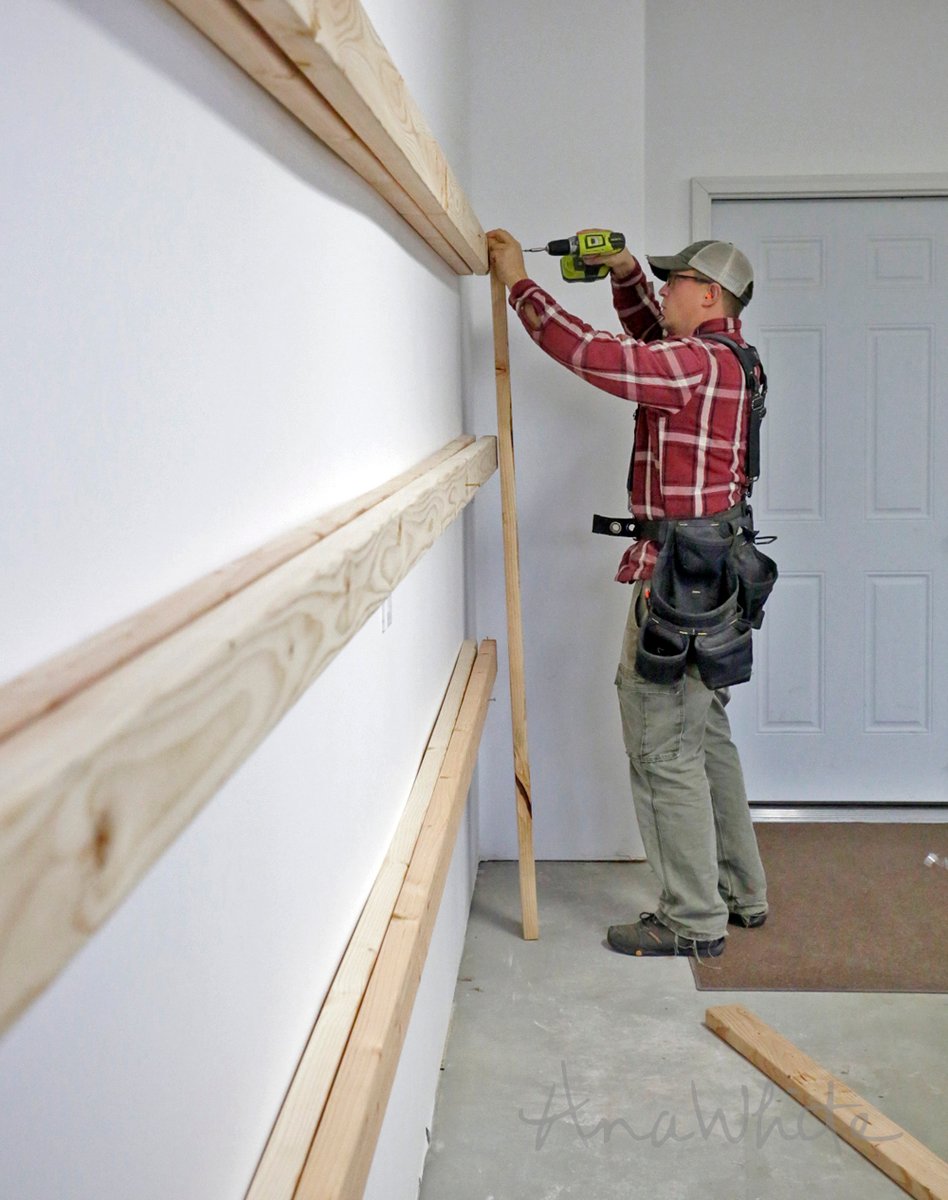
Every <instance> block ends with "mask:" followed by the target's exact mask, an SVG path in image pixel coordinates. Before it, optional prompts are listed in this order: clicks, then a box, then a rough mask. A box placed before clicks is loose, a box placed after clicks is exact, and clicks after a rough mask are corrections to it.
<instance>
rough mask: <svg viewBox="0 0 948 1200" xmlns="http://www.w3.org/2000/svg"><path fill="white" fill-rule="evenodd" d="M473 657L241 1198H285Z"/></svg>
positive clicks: (463, 659)
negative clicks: (250, 1179)
mask: <svg viewBox="0 0 948 1200" xmlns="http://www.w3.org/2000/svg"><path fill="white" fill-rule="evenodd" d="M476 653H477V646H476V644H475V643H474V642H472V641H468V642H464V643H463V644H462V646H461V650H460V653H459V654H458V659H457V663H456V665H455V668H454V671H453V673H452V675H451V679H450V682H449V683H448V688H447V691H446V692H445V696H444V701H443V703H442V705H441V710H440V712H439V713H438V718H437V720H436V722H435V725H434V729H433V730H432V733H431V737H430V738H429V739H428V745H427V747H426V749H425V752H424V755H423V757H422V760H421V765H420V767H419V768H418V774H417V776H416V777H415V782H414V785H413V786H412V789H411V792H410V794H409V797H408V802H407V804H406V805H405V810H404V812H403V814H402V817H401V819H400V821H399V823H398V827H397V829H396V831H395V836H394V838H393V839H392V844H391V846H390V847H389V850H388V853H387V854H386V856H385V859H384V861H383V863H382V867H381V869H380V871H379V874H378V876H377V878H376V880H375V883H374V885H373V887H372V890H371V892H370V893H369V896H368V899H367V900H366V902H365V907H364V908H363V910H362V914H361V916H360V917H359V921H358V923H357V925H356V927H355V930H354V932H353V934H352V938H351V939H350V941H349V945H348V947H347V948H346V951H345V954H344V955H343V958H342V961H341V963H340V964H339V968H338V970H337V971H336V974H335V977H334V978H333V981H332V984H331V986H330V988H329V991H328V993H327V994H326V998H325V1000H324V1001H323V1004H322V1006H321V1008H320V1010H319V1014H318V1016H317V1019H316V1023H315V1025H314V1026H313V1030H312V1033H311V1034H310V1037H309V1039H308V1041H307V1044H306V1048H305V1050H304V1051H303V1055H302V1057H301V1059H300V1062H299V1066H298V1067H297V1069H296V1073H295V1074H294V1076H293V1082H292V1083H291V1084H290V1088H289V1091H288V1092H287V1095H286V1099H285V1101H284V1103H283V1105H282V1107H281V1109H280V1113H279V1116H278V1117H277V1120H276V1122H275V1124H274V1126H273V1131H272V1133H271V1134H270V1138H269V1140H268V1142H267V1145H266V1148H265V1150H264V1152H263V1155H262V1157H261V1159H260V1164H259V1166H258V1167H257V1170H256V1172H255V1174H254V1177H253V1179H252V1181H251V1184H250V1187H249V1189H248V1191H247V1200H293V1195H294V1193H295V1191H296V1188H297V1185H298V1183H299V1180H300V1176H301V1175H302V1172H303V1167H304V1165H305V1163H306V1156H307V1154H308V1153H309V1148H310V1146H311V1145H312V1142H313V1136H314V1134H315V1131H316V1127H317V1125H318V1124H319V1120H320V1117H321V1116H322V1113H323V1109H324V1108H325V1105H326V1100H327V1098H328V1096H329V1090H330V1088H331V1086H332V1082H333V1080H334V1079H335V1077H336V1072H337V1070H338V1069H339V1064H340V1062H341V1061H342V1056H343V1053H344V1052H345V1048H346V1043H347V1042H348V1040H349V1035H350V1033H351V1031H352V1027H353V1025H354V1024H355V1020H356V1016H357V1014H358V1011H359V1006H360V1005H361V1003H362V997H363V995H364V994H365V990H366V988H367V987H368V983H369V978H370V976H371V974H372V970H373V968H374V966H375V963H376V960H377V958H378V953H379V947H380V946H381V944H382V939H383V937H384V936H385V931H386V929H387V928H388V923H389V921H390V920H391V917H392V913H393V912H394V910H395V904H396V901H397V900H398V895H399V892H400V890H401V887H402V884H403V883H404V881H405V875H406V873H407V871H408V866H409V863H410V861H411V856H412V853H413V851H414V848H415V843H416V842H417V840H418V834H419V831H420V830H421V825H422V822H423V820H424V817H425V813H426V812H427V810H428V805H429V804H430V802H431V798H432V795H433V793H434V789H435V786H436V784H437V782H438V779H439V777H440V775H441V771H442V767H443V765H444V758H445V754H446V752H447V749H448V743H449V740H450V738H451V736H452V734H453V731H454V726H455V723H456V721H457V718H458V712H459V710H460V707H461V700H462V699H463V696H464V692H465V690H466V688H467V685H468V681H469V680H470V677H471V669H472V667H473V665H474V658H475V655H476Z"/></svg>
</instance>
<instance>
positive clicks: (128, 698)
mask: <svg viewBox="0 0 948 1200" xmlns="http://www.w3.org/2000/svg"><path fill="white" fill-rule="evenodd" d="M496 468H497V446H496V439H494V438H481V439H480V440H479V441H477V442H475V443H474V444H473V445H471V446H468V447H466V448H464V449H463V450H461V451H460V452H458V453H457V454H454V455H452V456H451V457H450V458H449V459H447V460H445V461H444V462H443V463H440V464H439V465H437V466H435V467H433V468H432V469H431V470H430V471H428V472H426V473H425V474H424V475H422V476H420V477H419V478H418V479H416V480H414V481H413V482H412V483H409V484H408V485H407V486H405V487H404V488H401V489H400V490H399V491H398V492H396V493H395V494H394V495H392V496H390V497H389V498H388V499H387V500H384V501H383V502H382V503H380V504H378V505H376V506H375V507H373V508H371V509H370V510H369V511H368V512H366V513H364V514H363V515H362V516H359V517H356V518H355V519H354V520H353V521H351V522H350V523H348V524H347V525H344V526H343V527H342V528H341V529H339V530H337V531H336V532H335V533H333V534H331V535H330V536H328V537H325V538H323V539H322V540H321V541H319V542H318V543H316V545H314V546H311V547H310V548H309V549H308V550H305V551H303V552H302V553H300V554H297V555H296V556H295V557H293V558H291V559H290V560H289V561H287V562H284V563H282V564H281V565H280V566H278V567H276V568H275V569H274V570H272V571H270V572H268V573H267V574H266V575H264V576H263V577H261V578H260V579H257V580H255V581H254V582H253V583H251V584H250V585H248V586H247V587H245V588H243V589H242V590H241V591H240V592H238V593H237V594H236V595H234V596H231V597H230V598H229V599H227V600H225V601H223V602H222V603H220V604H218V605H217V606H216V607H214V608H213V609H211V611H209V612H206V613H204V614H203V615H201V616H199V617H198V618H196V619H195V620H193V621H191V622H190V623H189V624H187V625H186V626H184V627H183V628H181V629H178V630H177V631H176V632H175V633H173V634H171V635H170V636H169V637H167V638H165V639H164V640H162V641H161V642H159V643H158V644H156V645H154V646H152V647H150V648H149V649H148V650H146V651H145V652H144V653H142V654H139V655H138V656H137V657H136V658H134V659H132V660H131V661H130V662H128V663H125V664H124V665H123V666H121V667H119V668H118V669H116V670H114V671H112V672H111V673H110V674H108V675H107V676H105V677H104V678H102V679H100V680H98V681H97V682H96V683H94V684H92V685H91V686H90V687H87V688H85V689H84V690H82V691H81V692H79V693H78V694H77V695H75V696H74V697H73V698H72V699H70V700H69V701H67V702H66V703H64V704H62V705H61V706H60V707H58V708H56V709H55V710H53V711H52V712H50V713H48V714H47V715H46V716H44V717H43V718H41V719H39V720H36V721H34V722H32V723H31V724H30V725H28V726H27V727H26V728H24V729H22V730H21V731H20V732H19V733H17V734H15V735H14V736H12V737H11V738H8V739H7V740H6V741H5V742H4V743H3V744H2V745H0V1028H3V1027H5V1026H6V1025H8V1024H9V1023H10V1021H12V1020H13V1019H14V1017H15V1016H16V1015H17V1014H18V1013H19V1012H21V1011H22V1010H23V1008H24V1007H25V1006H26V1005H27V1004H28V1003H29V1002H30V1000H31V999H32V998H33V997H34V996H36V995H37V994H38V993H39V992H40V991H41V990H42V988H43V987H44V986H45V985H46V984H47V983H48V982H49V980H50V979H52V978H53V977H54V975H55V974H56V973H57V972H58V970H59V969H60V968H61V967H62V966H63V965H64V964H65V963H66V962H67V961H68V960H69V958H70V957H71V956H72V955H73V954H74V953H75V952H76V950H78V949H79V948H80V946H82V945H83V944H84V943H85V941H86V940H87V939H88V937H89V936H90V934H91V933H92V931H93V930H95V929H96V928H98V926H99V925H101V924H102V922H103V921H104V920H105V918H106V917H107V916H108V914H109V913H110V912H111V911H112V910H113V909H114V908H115V907H116V905H117V904H118V903H119V902H120V900H121V899H122V898H123V897H124V896H125V895H126V894H127V893H128V891H129V890H130V889H131V888H132V887H133V886H134V884H135V883H136V882H137V881H138V880H139V879H140V878H141V876H142V875H143V874H144V872H145V871H146V870H147V869H148V867H149V866H150V865H151V863H152V862H154V861H155V859H156V858H157V857H158V856H159V855H160V854H161V853H162V852H163V850H164V849H165V848H166V847H167V846H168V845H169V844H170V843H171V842H172V841H173V840H174V838H175V837H176V836H177V835H178V834H179V833H180V832H181V830H182V829H183V828H184V827H185V826H186V825H187V824H188V822H189V821H190V820H191V818H192V817H193V816H194V814H195V813H196V812H197V811H198V810H199V809H200V808H201V806H202V805H203V804H204V803H205V802H206V801H207V799H208V798H209V797H210V796H212V795H213V794H214V792H215V791H217V789H218V788H219V787H220V786H221V784H222V783H223V782H224V781H225V780H226V779H227V778H228V777H229V776H230V775H231V774H233V772H234V771H235V770H236V769H237V767H238V766H240V764H241V763H242V762H243V761H244V760H245V759H246V758H247V757H248V756H249V755H250V753H251V752H252V751H253V749H254V748H255V747H256V746H257V745H258V744H259V743H260V741H261V740H262V739H263V738H264V737H265V736H266V734H267V733H268V732H269V731H270V729H272V728H273V726H274V725H275V724H276V723H277V722H278V721H279V719H280V718H281V717H282V716H283V714H284V713H285V712H287V710H288V709H289V708H290V707H291V706H292V705H293V704H294V703H295V702H296V701H297V700H298V699H299V697H300V696H301V695H302V694H303V692H304V691H305V690H306V688H307V687H309V685H310V684H311V683H312V682H313V680H314V679H315V678H316V677H317V676H318V675H319V673H320V671H322V670H323V668H324V667H325V666H326V665H327V664H328V663H329V662H330V661H331V660H332V659H333V658H334V657H335V656H336V655H337V654H338V653H339V652H340V650H341V649H342V648H343V647H344V646H345V645H346V643H347V642H348V641H349V639H350V638H351V637H352V636H353V635H354V634H355V633H356V632H357V631H358V630H359V629H360V628H361V627H362V625H363V624H364V623H365V621H366V620H367V619H368V617H369V616H370V615H371V614H372V613H373V612H374V611H375V610H376V609H377V608H378V607H379V605H380V604H381V603H382V601H383V600H384V599H385V597H386V596H387V595H389V594H390V593H391V592H392V590H393V589H394V588H395V587H396V586H397V585H398V583H399V582H400V581H401V580H402V579H403V578H404V577H405V575H406V574H407V573H408V571H409V570H410V569H411V567H412V566H413V565H414V564H415V563H416V562H417V561H418V559H419V558H420V557H421V556H422V554H423V553H424V552H425V551H426V550H427V549H428V548H429V547H430V546H431V545H432V544H433V543H434V541H435V540H436V539H437V538H438V536H439V535H440V534H441V533H442V532H443V531H444V529H446V528H447V526H448V525H449V524H450V523H451V522H452V521H453V520H454V519H455V518H456V517H457V515H458V514H459V513H460V512H461V510H462V509H463V508H464V507H465V506H466V505H467V504H468V503H469V501H470V500H471V499H472V497H473V496H474V495H475V493H476V491H477V489H478V488H479V487H480V486H481V485H482V484H483V483H484V482H485V481H486V480H487V479H489V478H490V476H491V475H492V474H493V473H494V471H495V470H496Z"/></svg>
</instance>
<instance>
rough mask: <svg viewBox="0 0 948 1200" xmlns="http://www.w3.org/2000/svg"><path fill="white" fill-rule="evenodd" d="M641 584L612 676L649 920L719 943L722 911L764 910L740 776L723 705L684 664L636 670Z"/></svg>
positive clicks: (760, 874) (635, 589) (642, 611)
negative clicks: (678, 670)
mask: <svg viewBox="0 0 948 1200" xmlns="http://www.w3.org/2000/svg"><path fill="white" fill-rule="evenodd" d="M642 592H643V587H642V584H641V583H640V582H639V583H635V584H633V594H632V603H631V604H630V606H629V619H628V621H627V622H626V627H625V636H624V637H623V641H622V657H621V659H620V661H619V670H618V673H617V675H616V686H617V688H618V691H619V708H620V711H621V714H622V735H623V739H624V741H625V749H626V753H627V754H628V756H629V770H630V776H631V780H632V799H633V802H634V804H635V813H636V816H637V818H638V823H639V830H640V832H641V834H642V841H643V842H644V843H645V853H646V855H647V857H648V861H649V863H650V864H651V866H652V869H653V870H654V872H655V874H656V875H657V876H658V880H659V883H660V884H661V887H662V892H661V897H660V899H659V902H658V906H657V908H656V910H655V915H656V916H657V917H658V919H659V920H660V921H661V922H662V924H663V925H666V926H667V927H668V928H669V929H672V930H674V931H675V932H676V933H678V934H680V935H681V936H683V937H690V938H697V939H700V940H705V939H710V938H719V937H721V936H722V935H723V934H724V933H725V931H726V928H727V918H728V912H729V911H730V912H738V913H743V914H746V915H752V914H755V913H761V912H766V911H767V890H766V887H767V885H766V880H765V878H764V868H763V866H762V864H761V861H760V854H759V852H758V849H757V838H756V836H755V834H754V826H753V823H752V822H751V817H750V809H749V808H748V805H747V793H746V791H745V790H744V773H743V771H742V770H741V761H740V758H739V757H738V753H737V747H736V746H735V745H734V743H733V742H732V741H731V727H730V724H729V723H728V719H727V714H726V713H725V711H724V704H725V703H726V702H727V695H726V694H722V693H720V692H714V691H712V690H711V689H710V688H708V687H706V686H705V685H704V683H702V681H701V677H700V675H699V674H698V669H697V667H696V666H695V665H694V664H693V663H689V664H688V667H687V668H686V671H685V675H684V677H683V678H682V679H680V680H679V681H678V683H673V684H659V683H649V682H648V681H647V680H645V679H643V678H642V676H641V675H639V673H638V672H637V671H636V669H635V648H636V645H637V643H638V636H639V623H640V621H641V620H643V619H644V616H645V598H644V596H643V594H642Z"/></svg>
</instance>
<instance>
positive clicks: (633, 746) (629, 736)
mask: <svg viewBox="0 0 948 1200" xmlns="http://www.w3.org/2000/svg"><path fill="white" fill-rule="evenodd" d="M616 687H617V688H618V692H619V711H620V713H621V715H622V737H623V740H624V742H625V750H626V753H627V754H628V756H629V758H631V759H633V760H634V761H635V762H638V763H645V764H647V763H659V762H669V761H671V760H672V759H675V758H677V757H678V756H679V755H680V754H681V739H682V733H683V731H684V726H685V681H684V679H679V680H678V681H677V683H670V684H658V683H649V682H648V681H647V680H645V679H642V677H641V676H639V675H635V674H631V675H630V674H629V673H628V672H627V671H625V670H623V668H622V667H620V668H619V670H618V672H617V674H616Z"/></svg>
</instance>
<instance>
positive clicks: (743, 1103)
mask: <svg viewBox="0 0 948 1200" xmlns="http://www.w3.org/2000/svg"><path fill="white" fill-rule="evenodd" d="M538 893H539V902H540V925H541V935H540V940H539V941H537V942H524V941H523V940H522V938H521V937H520V926H519V896H518V890H517V865H516V863H484V864H482V866H481V869H480V871H479V874H478V880H477V887H476V891H475V895H474V903H473V907H472V910H471V919H470V925H469V927H468V933H467V941H466V945H465V952H464V957H463V960H462V964H461V971H460V976H459V980H458V985H457V991H456V994H455V1010H454V1017H453V1022H452V1027H451V1033H450V1036H449V1039H448V1045H447V1048H446V1051H445V1058H444V1066H443V1073H442V1076H441V1087H440V1090H439V1094H438V1102H437V1107H436V1111H435V1118H434V1126H433V1129H432V1131H431V1145H430V1149H429V1152H428V1158H427V1162H426V1165H425V1172H424V1176H423V1179H422V1184H421V1193H420V1196H421V1200H619V1198H620V1197H621V1200H634V1198H636V1197H649V1198H650V1200H763V1198H765V1197H766V1200H800V1197H807V1198H808V1200H813V1198H818V1197H828V1198H829V1197H832V1198H833V1200H840V1198H847V1197H858V1200H890V1198H894V1197H898V1196H904V1195H905V1193H904V1192H903V1191H902V1189H901V1188H899V1187H898V1186H897V1185H896V1184H895V1183H893V1182H891V1181H890V1180H889V1179H888V1178H887V1177H886V1176H885V1175H883V1174H882V1172H881V1171H880V1170H878V1169H877V1168H876V1167H874V1166H872V1165H871V1164H870V1163H869V1162H868V1161H867V1160H866V1159H865V1158H863V1157H862V1156H861V1155H860V1154H858V1153H857V1152H856V1151H855V1150H853V1149H851V1148H850V1147H849V1146H847V1145H846V1144H845V1143H844V1142H842V1141H841V1140H840V1139H839V1138H837V1137H836V1136H835V1135H834V1134H832V1133H831V1132H830V1131H829V1130H828V1129H827V1128H826V1127H825V1126H823V1125H822V1124H821V1123H820V1122H818V1121H817V1120H816V1118H815V1117H813V1116H812V1115H810V1114H808V1113H806V1112H805V1111H804V1110H803V1109H802V1108H801V1107H800V1106H799V1105H797V1104H796V1103H795V1101H793V1100H791V1099H790V1097H789V1096H787V1095H786V1094H785V1093H783V1092H782V1091H780V1089H779V1088H775V1087H774V1086H773V1085H771V1084H770V1083H769V1082H768V1080H767V1079H766V1078H765V1077H764V1076H763V1075H762V1074H761V1073H760V1072H758V1071H757V1070H756V1069H755V1068H754V1067H752V1066H751V1065H750V1063H748V1062H747V1061H746V1060H745V1059H744V1058H742V1057H741V1056H740V1055H739V1054H738V1053H737V1052H736V1051H734V1050H732V1049H731V1048H730V1047H729V1046H727V1045H726V1044H725V1043H724V1042H722V1041H721V1040H719V1039H718V1038H717V1037H716V1036H715V1035H714V1034H712V1033H711V1032H710V1031H709V1030H707V1029H706V1028H705V1027H704V1026H703V1025H702V1019H703V1016H704V1011H705V1009H706V1008H707V1007H709V1006H711V1005H716V1004H729V1003H740V1004H743V1005H745V1006H746V1007H747V1008H749V1009H751V1010H752V1011H753V1012H755V1013H757V1015H758V1016H760V1017H761V1018H762V1019H763V1020H764V1021H766V1022H767V1023H768V1024H770V1025H773V1026H774V1027H775V1028H776V1029H777V1030H778V1031H779V1032H780V1033H782V1034H783V1035H784V1036H785V1037H787V1038H789V1039H790V1040H791V1041H792V1042H794V1043H796V1044H797V1045H799V1046H800V1047H801V1049H804V1050H805V1051H806V1052H807V1053H809V1054H810V1055H812V1056H813V1057H814V1058H816V1059H817V1061H818V1062H820V1063H821V1064H822V1065H823V1066H824V1067H826V1068H827V1070H829V1071H831V1072H832V1073H833V1074H835V1075H838V1076H839V1077H840V1078H841V1079H843V1080H845V1081H846V1082H847V1083H848V1084H849V1085H850V1086H851V1087H852V1088H854V1089H855V1090H856V1091H857V1092H858V1093H859V1094H860V1095H861V1096H862V1097H863V1098H864V1099H866V1100H867V1101H869V1102H870V1103H872V1104H874V1105H876V1107H878V1108H880V1109H881V1110H882V1111H883V1112H885V1113H886V1114H887V1115H888V1116H889V1117H891V1118H892V1119H893V1120H894V1121H896V1122H898V1123H899V1124H900V1125H902V1126H903V1128H905V1129H906V1130H907V1131H908V1132H909V1133H911V1134H912V1135H914V1136H915V1137H916V1138H918V1139H919V1140H920V1141H922V1142H923V1143H924V1144H925V1145H927V1146H928V1147H929V1148H930V1149H932V1150H933V1151H934V1152H935V1153H936V1154H939V1155H940V1156H942V1157H945V1158H948V1104H946V1097H945V1078H946V1066H948V1004H946V998H945V996H931V995H927V996H917V995H893V994H876V993H860V994H853V993H850V994H846V993H814V992H699V991H697V990H696V988H695V985H694V982H693V980H692V975H691V970H690V968H689V966H688V963H687V962H686V961H685V960H683V959H678V960H675V959H664V960H663V959H636V958H629V957H626V956H624V955H619V954H615V953H613V952H612V951H610V950H609V949H608V948H607V947H606V945H605V942H604V936H605V928H606V926H607V925H608V924H611V923H613V922H614V921H617V920H634V919H636V918H637V916H638V913H639V912H640V911H642V910H646V909H651V908H654V903H655V898H656V896H657V884H656V882H655V878H654V876H653V875H652V873H651V871H650V869H649V868H648V866H647V865H646V864H644V863H557V862H545V863H539V864H538ZM879 932H880V936H881V937H884V936H885V930H880V931H879ZM933 952H936V953H944V952H945V950H944V947H943V946H938V947H933ZM600 1122H603V1124H600ZM725 1122H726V1125H725Z"/></svg>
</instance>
